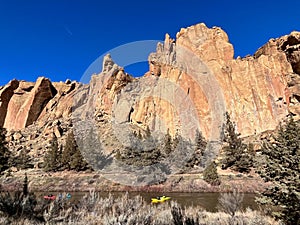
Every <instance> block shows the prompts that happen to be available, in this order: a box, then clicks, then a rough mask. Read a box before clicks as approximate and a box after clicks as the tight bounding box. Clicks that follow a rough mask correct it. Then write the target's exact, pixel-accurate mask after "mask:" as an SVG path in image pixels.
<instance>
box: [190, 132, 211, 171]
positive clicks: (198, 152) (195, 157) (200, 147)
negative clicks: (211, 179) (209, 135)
mask: <svg viewBox="0 0 300 225" xmlns="http://www.w3.org/2000/svg"><path fill="white" fill-rule="evenodd" d="M206 146H207V142H206V140H205V138H204V137H203V136H202V133H201V132H200V131H198V130H197V131H196V137H195V152H194V153H193V154H192V157H191V158H190V159H189V160H188V161H187V163H186V166H185V167H187V168H192V167H194V166H195V165H197V166H200V165H201V162H204V161H205V160H204V152H205V149H206Z"/></svg>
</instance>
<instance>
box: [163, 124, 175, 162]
mask: <svg viewBox="0 0 300 225" xmlns="http://www.w3.org/2000/svg"><path fill="white" fill-rule="evenodd" d="M172 145H173V142H172V137H171V135H170V132H169V129H168V130H167V133H166V134H165V137H164V144H163V149H162V155H163V156H165V157H167V156H168V155H169V154H170V153H171V152H172Z"/></svg>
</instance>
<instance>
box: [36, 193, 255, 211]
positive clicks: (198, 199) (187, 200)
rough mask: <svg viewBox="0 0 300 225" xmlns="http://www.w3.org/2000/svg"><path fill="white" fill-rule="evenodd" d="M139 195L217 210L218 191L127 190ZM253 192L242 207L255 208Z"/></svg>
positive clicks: (149, 199)
mask: <svg viewBox="0 0 300 225" xmlns="http://www.w3.org/2000/svg"><path fill="white" fill-rule="evenodd" d="M70 193H71V195H72V198H71V199H72V200H74V201H77V200H79V199H81V198H82V197H83V196H84V195H85V194H88V193H87V192H70ZM47 194H50V193H41V192H40V193H37V196H38V197H41V198H42V196H43V195H47ZM51 194H54V195H57V194H58V193H57V192H51ZM111 194H112V195H113V196H115V197H120V196H122V195H124V192H111ZM99 195H100V196H101V197H108V195H109V192H99ZM136 195H141V196H142V197H143V198H144V199H145V201H146V202H149V203H151V198H153V197H157V196H162V195H165V196H170V197H171V199H172V200H173V201H176V202H178V203H179V204H180V205H181V206H183V207H185V206H201V207H202V208H204V209H206V210H207V211H212V212H214V211H217V209H216V207H217V205H218V198H219V196H220V194H219V193H155V192H129V196H130V197H134V196H136ZM254 200H255V194H244V200H243V206H242V207H243V209H245V208H247V207H249V208H251V209H257V208H258V206H257V204H256V203H255V201H254Z"/></svg>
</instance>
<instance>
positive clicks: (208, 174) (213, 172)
mask: <svg viewBox="0 0 300 225" xmlns="http://www.w3.org/2000/svg"><path fill="white" fill-rule="evenodd" d="M203 179H204V180H205V181H206V182H207V183H209V184H211V185H220V183H221V181H220V178H219V175H218V171H217V165H216V163H215V162H214V161H213V162H211V163H210V164H209V165H208V166H207V167H206V168H205V170H204V171H203Z"/></svg>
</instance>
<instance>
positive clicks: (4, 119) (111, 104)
mask: <svg viewBox="0 0 300 225" xmlns="http://www.w3.org/2000/svg"><path fill="white" fill-rule="evenodd" d="M299 74H300V33H298V32H292V33H291V34H290V35H286V36H283V37H281V38H278V39H271V40H270V41H269V42H268V43H267V44H266V45H264V46H263V47H261V48H260V49H259V50H258V51H257V52H256V53H255V54H254V56H249V57H245V58H237V59H234V49H233V46H232V44H230V42H229V38H228V36H227V34H226V33H225V32H224V31H223V30H222V29H220V28H218V27H213V28H211V29H210V28H207V27H206V26H205V25H204V24H197V25H194V26H191V27H188V28H184V29H181V30H180V31H179V32H178V33H177V35H176V40H173V39H171V38H170V36H169V35H166V37H165V42H164V43H160V44H158V46H157V52H155V53H152V54H151V55H150V56H149V72H147V73H146V74H145V76H144V77H142V78H139V79H134V78H133V77H131V76H129V75H128V74H126V73H125V72H124V70H123V68H121V67H119V66H117V65H116V64H115V63H114V62H113V61H112V59H111V58H110V56H106V57H105V59H104V63H103V71H102V73H100V74H99V75H94V76H93V77H92V79H91V82H90V84H89V85H80V84H78V83H75V82H73V83H72V82H70V81H68V82H66V83H62V82H61V83H51V82H50V81H49V80H48V79H46V78H39V79H38V80H37V81H36V82H35V83H31V82H25V81H16V80H14V81H11V82H10V83H9V84H7V85H6V86H4V87H2V88H1V89H0V126H3V127H6V128H7V129H8V130H18V129H23V128H25V127H27V126H29V125H31V124H33V123H36V122H37V124H40V125H39V126H43V124H45V123H46V122H47V121H51V120H56V119H60V118H69V116H70V115H71V114H72V107H74V105H75V108H76V107H79V106H80V105H82V104H83V105H84V104H85V105H86V106H85V111H84V112H85V113H86V114H90V115H92V116H96V117H99V118H100V117H101V116H103V115H104V114H105V115H108V116H109V117H114V118H117V119H116V120H118V121H120V122H121V123H130V124H132V125H136V126H139V127H141V128H143V129H146V127H149V128H150V129H151V130H160V131H163V132H166V130H167V129H169V130H170V133H171V134H173V135H175V133H176V132H181V131H182V130H183V129H185V130H186V132H189V131H188V130H195V129H200V130H201V131H202V132H203V134H204V136H206V137H213V138H218V135H219V134H218V130H220V126H222V122H223V121H222V120H223V118H224V113H225V112H226V111H228V112H229V113H230V115H231V117H232V120H233V121H235V122H236V123H237V128H238V131H239V132H240V133H241V134H242V135H243V136H246V135H252V134H255V133H260V132H263V131H266V130H272V129H274V128H275V127H276V126H277V125H278V123H279V122H280V121H281V120H282V119H283V118H285V116H286V115H287V114H289V113H292V114H293V115H295V116H296V117H299V115H300V75H299ZM74 96H76V99H75V101H74ZM118 104H122V106H120V105H119V106H118ZM89 109H93V110H94V111H92V112H88V111H89ZM100 120H101V119H100ZM191 121H192V122H191ZM192 123H194V124H195V126H192ZM186 126H188V127H187V128H185V127H186ZM187 136H189V135H187Z"/></svg>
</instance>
